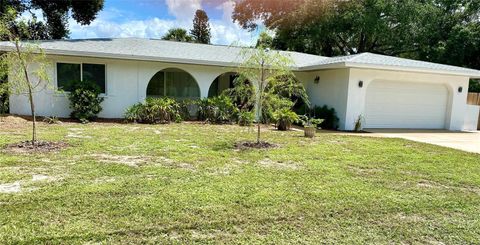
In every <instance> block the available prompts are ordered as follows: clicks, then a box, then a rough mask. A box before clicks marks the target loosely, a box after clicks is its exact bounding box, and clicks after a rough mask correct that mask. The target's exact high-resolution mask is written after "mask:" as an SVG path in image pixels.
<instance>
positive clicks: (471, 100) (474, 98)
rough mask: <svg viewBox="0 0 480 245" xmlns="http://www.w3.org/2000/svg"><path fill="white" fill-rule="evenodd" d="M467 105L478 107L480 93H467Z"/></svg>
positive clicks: (479, 124)
mask: <svg viewBox="0 0 480 245" xmlns="http://www.w3.org/2000/svg"><path fill="white" fill-rule="evenodd" d="M467 104H469V105H480V93H468V96H467ZM477 129H478V130H480V117H479V118H478V126H477Z"/></svg>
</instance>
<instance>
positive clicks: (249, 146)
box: [235, 141, 278, 150]
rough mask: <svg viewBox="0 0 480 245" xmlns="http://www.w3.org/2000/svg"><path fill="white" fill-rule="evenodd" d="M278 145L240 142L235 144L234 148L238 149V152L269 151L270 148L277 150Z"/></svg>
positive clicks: (261, 142)
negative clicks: (250, 150)
mask: <svg viewBox="0 0 480 245" xmlns="http://www.w3.org/2000/svg"><path fill="white" fill-rule="evenodd" d="M277 147H278V145H276V144H272V143H268V142H265V141H260V142H259V143H257V142H252V141H242V142H237V143H235V148H237V149H240V150H245V149H271V148H277Z"/></svg>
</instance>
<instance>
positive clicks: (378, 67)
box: [299, 62, 480, 79]
mask: <svg viewBox="0 0 480 245" xmlns="http://www.w3.org/2000/svg"><path fill="white" fill-rule="evenodd" d="M340 68H362V69H376V70H391V71H407V72H418V73H432V74H442V75H453V76H463V77H469V78H472V79H479V78H480V71H478V72H467V71H466V72H461V71H447V70H435V69H422V68H416V67H401V66H388V65H373V64H363V63H355V62H338V63H332V64H326V65H314V66H306V67H301V68H300V69H299V70H301V71H315V70H327V69H340Z"/></svg>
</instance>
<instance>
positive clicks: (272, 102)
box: [262, 95, 294, 123]
mask: <svg viewBox="0 0 480 245" xmlns="http://www.w3.org/2000/svg"><path fill="white" fill-rule="evenodd" d="M293 104H294V102H293V101H291V100H290V99H288V98H283V97H280V96H276V95H272V96H269V97H266V98H265V103H264V105H263V110H262V119H263V123H270V122H276V120H275V113H276V112H277V111H287V110H288V111H290V110H291V108H292V106H293Z"/></svg>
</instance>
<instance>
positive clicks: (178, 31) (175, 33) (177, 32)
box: [162, 28, 193, 42]
mask: <svg viewBox="0 0 480 245" xmlns="http://www.w3.org/2000/svg"><path fill="white" fill-rule="evenodd" d="M162 39H163V40H170V41H177V42H191V41H192V39H193V38H192V36H190V35H188V33H187V30H185V29H183V28H172V29H170V30H168V32H167V33H166V34H165V35H163V37H162Z"/></svg>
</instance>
